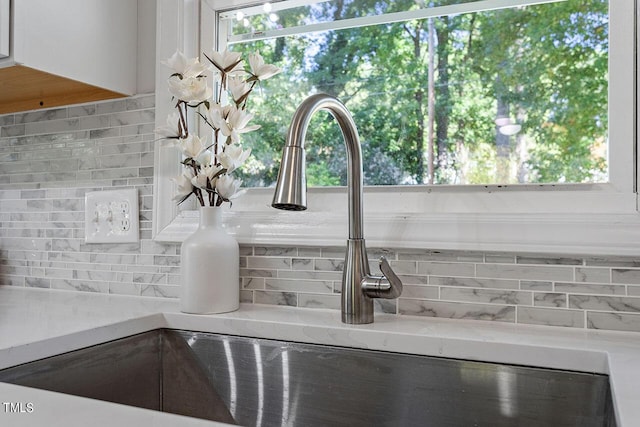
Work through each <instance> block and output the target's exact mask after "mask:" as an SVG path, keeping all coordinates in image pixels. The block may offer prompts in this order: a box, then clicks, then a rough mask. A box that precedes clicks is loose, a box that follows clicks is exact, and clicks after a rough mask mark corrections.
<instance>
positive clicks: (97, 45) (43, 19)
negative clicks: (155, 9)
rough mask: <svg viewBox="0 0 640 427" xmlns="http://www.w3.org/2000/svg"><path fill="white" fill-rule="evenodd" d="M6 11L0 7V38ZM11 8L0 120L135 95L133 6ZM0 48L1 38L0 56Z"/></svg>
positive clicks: (134, 2) (127, 1)
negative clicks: (8, 115) (19, 113)
mask: <svg viewBox="0 0 640 427" xmlns="http://www.w3.org/2000/svg"><path fill="white" fill-rule="evenodd" d="M6 3H9V0H0V27H1V28H2V29H1V30H0V33H2V34H4V33H5V32H6V30H5V28H6V27H5V26H6V22H4V21H2V20H3V19H5V15H6V12H3V10H4V8H6V6H5V4H6ZM10 6H11V25H10V28H11V34H10V46H9V55H8V57H7V58H4V59H0V113H7V112H14V111H23V110H31V109H37V108H48V107H53V106H58V105H67V104H72V103H79V102H89V101H96V100H101V99H110V98H116V97H120V96H128V95H132V94H135V93H136V92H137V91H136V89H137V88H136V78H137V63H138V60H137V56H138V55H137V53H138V45H139V43H138V18H139V17H138V0H13V1H11V2H10ZM143 10H147V9H143ZM150 18H151V19H155V16H151V17H150ZM3 40H4V39H3V37H2V36H1V35H0V50H1V42H2V41H3Z"/></svg>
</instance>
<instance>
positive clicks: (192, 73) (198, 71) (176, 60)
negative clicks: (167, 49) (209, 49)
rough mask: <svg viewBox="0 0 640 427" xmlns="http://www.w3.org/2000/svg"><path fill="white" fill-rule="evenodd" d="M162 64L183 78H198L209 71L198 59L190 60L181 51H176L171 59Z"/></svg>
mask: <svg viewBox="0 0 640 427" xmlns="http://www.w3.org/2000/svg"><path fill="white" fill-rule="evenodd" d="M161 63H162V64H164V65H166V66H168V67H169V68H171V69H172V70H173V71H174V73H175V74H180V75H181V76H182V77H183V78H191V77H198V76H200V75H202V73H203V72H204V71H205V70H206V69H207V66H206V65H204V64H201V63H200V60H199V59H198V58H191V59H188V58H187V57H185V56H184V55H183V54H182V52H180V51H176V53H174V54H173V55H172V56H171V58H169V59H167V60H166V61H161Z"/></svg>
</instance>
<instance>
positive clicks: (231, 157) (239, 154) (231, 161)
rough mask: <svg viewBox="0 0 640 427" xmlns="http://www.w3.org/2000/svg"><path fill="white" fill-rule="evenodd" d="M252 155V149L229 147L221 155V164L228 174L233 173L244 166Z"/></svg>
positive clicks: (236, 145)
mask: <svg viewBox="0 0 640 427" xmlns="http://www.w3.org/2000/svg"><path fill="white" fill-rule="evenodd" d="M250 155H251V148H249V149H248V150H243V149H242V147H241V146H240V145H238V144H231V145H227V146H226V147H225V150H224V152H222V153H220V163H221V164H222V166H223V167H224V168H225V169H226V170H227V173H231V172H233V171H234V170H235V169H237V168H239V167H240V166H242V165H243V164H244V162H245V161H246V160H247V159H248V158H249V156H250Z"/></svg>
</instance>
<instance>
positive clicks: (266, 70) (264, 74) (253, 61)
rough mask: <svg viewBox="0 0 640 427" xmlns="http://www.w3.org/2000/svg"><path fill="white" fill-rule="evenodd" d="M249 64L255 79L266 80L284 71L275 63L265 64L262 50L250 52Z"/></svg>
mask: <svg viewBox="0 0 640 427" xmlns="http://www.w3.org/2000/svg"><path fill="white" fill-rule="evenodd" d="M249 66H250V67H251V74H253V77H254V79H255V80H266V79H268V78H270V77H273V76H275V75H276V74H278V73H279V72H280V71H282V70H281V69H280V68H278V67H276V66H275V65H271V64H265V63H264V59H263V58H262V56H261V55H260V52H256V53H250V54H249Z"/></svg>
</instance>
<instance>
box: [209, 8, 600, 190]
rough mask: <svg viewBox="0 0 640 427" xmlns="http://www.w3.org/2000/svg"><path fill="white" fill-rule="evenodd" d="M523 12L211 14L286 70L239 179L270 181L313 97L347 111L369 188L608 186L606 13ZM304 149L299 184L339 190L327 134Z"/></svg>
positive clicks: (322, 129)
mask: <svg viewBox="0 0 640 427" xmlns="http://www.w3.org/2000/svg"><path fill="white" fill-rule="evenodd" d="M431 3H433V2H431ZM452 3H455V4H454V6H453V7H452V5H451V4H452ZM530 3H532V2H531V1H519V2H518V1H513V2H510V3H508V6H503V7H497V6H496V5H497V2H495V1H492V2H487V1H476V2H462V1H458V2H451V1H440V2H438V3H437V4H436V5H430V6H427V5H426V4H424V2H423V4H422V5H420V4H419V2H416V1H415V0H404V1H381V0H352V1H340V2H327V1H322V2H313V3H312V4H310V5H308V6H300V5H299V4H300V3H299V2H287V1H284V2H281V3H276V5H277V10H276V11H274V10H273V6H272V5H271V4H269V3H267V6H268V7H266V8H265V7H257V8H256V7H250V8H246V9H237V10H234V11H230V12H226V13H222V14H221V15H220V20H221V26H220V32H221V38H222V39H223V41H224V40H225V39H226V40H228V43H227V46H228V47H229V48H230V49H232V50H236V51H243V52H251V51H256V50H259V51H260V52H261V53H262V54H263V55H264V56H266V57H268V58H269V62H272V63H276V64H278V65H280V66H281V67H282V69H283V75H281V76H280V77H279V78H278V79H276V81H272V82H270V83H269V85H268V88H267V89H266V91H265V93H266V94H267V97H265V98H263V99H258V100H257V104H258V105H256V107H255V108H256V109H258V110H259V111H262V112H263V114H262V115H261V116H259V120H260V121H261V123H260V124H261V125H262V130H261V131H260V133H259V134H256V135H252V137H253V138H252V141H250V144H251V145H252V146H253V152H254V161H253V162H252V163H251V164H249V165H247V168H245V172H246V173H245V176H244V178H245V182H246V183H248V184H249V185H250V186H264V185H267V186H268V185H271V184H272V183H273V182H274V181H275V177H276V175H277V169H278V166H279V163H278V161H277V158H278V154H279V152H280V149H281V145H282V142H281V140H282V137H283V132H282V128H283V127H286V122H287V120H289V118H290V117H291V116H292V115H293V109H294V108H295V107H296V106H297V105H298V104H299V103H300V102H301V101H302V100H303V99H304V98H305V97H306V96H308V95H309V94H311V93H314V92H325V93H329V94H331V95H334V96H336V97H338V98H339V99H341V100H342V101H343V102H345V104H346V105H347V107H348V108H350V110H351V111H352V113H353V114H354V116H355V118H356V122H357V124H358V126H359V130H360V134H361V138H362V140H363V155H364V159H365V162H364V164H365V171H364V176H365V184H368V185H403V184H515V183H559V182H563V183H564V182H573V183H584V182H607V179H608V176H607V175H608V168H607V126H608V120H607V119H608V115H607V94H608V82H607V75H608V73H607V72H608V62H607V60H608V50H609V49H608V41H609V40H608V16H609V14H608V4H607V2H606V1H602V0H588V1H585V0H569V1H554V2H546V3H542V4H538V3H539V2H535V4H530ZM503 4H506V3H503ZM287 5H289V6H290V7H289V8H288V7H287ZM265 9H266V10H265ZM225 34H226V36H225ZM576 76H579V77H578V78H576ZM283 100H287V102H285V103H284V104H285V105H282V104H283ZM308 140H309V144H308V146H307V147H308V150H307V161H308V162H307V163H308V170H307V177H308V181H309V184H310V185H345V184H346V167H345V160H344V154H343V149H342V141H341V138H340V134H339V130H338V129H337V126H336V125H335V123H334V122H333V121H331V120H326V118H323V117H319V118H318V119H316V121H315V123H314V125H313V126H312V127H311V132H310V135H309V138H308Z"/></svg>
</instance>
